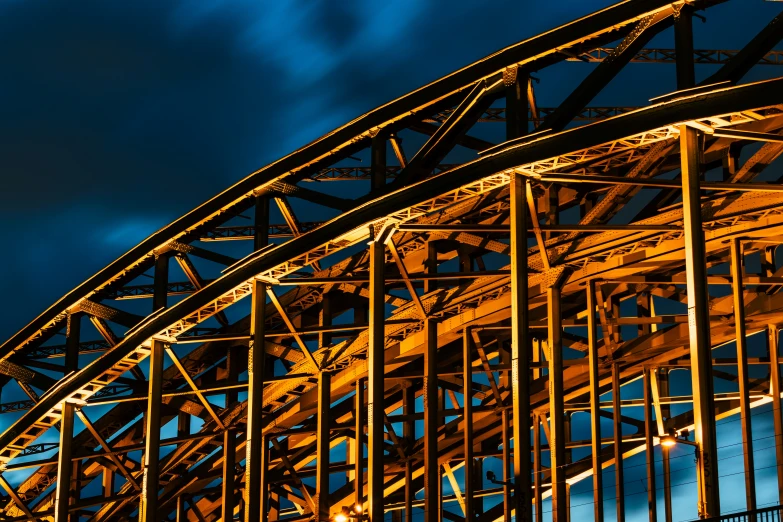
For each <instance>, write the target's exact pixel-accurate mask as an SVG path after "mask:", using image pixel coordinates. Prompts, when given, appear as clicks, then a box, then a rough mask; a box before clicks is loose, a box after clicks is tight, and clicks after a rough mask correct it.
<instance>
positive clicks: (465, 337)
mask: <svg viewBox="0 0 783 522" xmlns="http://www.w3.org/2000/svg"><path fill="white" fill-rule="evenodd" d="M470 336H471V331H470V328H465V329H464V330H463V331H462V383H463V384H462V385H463V391H464V395H463V399H462V434H463V443H464V447H465V485H464V496H463V498H464V502H465V521H466V522H470V521H472V520H474V519H475V518H476V516H475V512H474V510H473V490H474V488H473V479H474V478H475V473H474V468H473V364H472V363H473V355H472V353H471V352H472V350H471V348H472V347H473V340H472V339H471V337H470ZM504 411H505V410H504Z"/></svg>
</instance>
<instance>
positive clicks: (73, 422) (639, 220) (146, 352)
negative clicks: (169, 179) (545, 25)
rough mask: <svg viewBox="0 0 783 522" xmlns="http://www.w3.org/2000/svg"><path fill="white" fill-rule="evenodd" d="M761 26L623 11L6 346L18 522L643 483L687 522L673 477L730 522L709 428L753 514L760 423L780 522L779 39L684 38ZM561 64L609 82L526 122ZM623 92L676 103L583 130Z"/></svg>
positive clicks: (363, 120) (119, 273)
mask: <svg viewBox="0 0 783 522" xmlns="http://www.w3.org/2000/svg"><path fill="white" fill-rule="evenodd" d="M750 1H751V0H702V1H691V0H688V1H675V2H672V0H627V1H624V2H620V3H618V4H616V5H614V6H613V7H610V8H607V9H604V10H602V11H599V12H596V13H594V14H592V15H589V16H586V17H584V18H581V19H579V20H576V21H574V22H572V23H569V24H567V25H564V26H562V27H559V28H556V29H554V30H552V31H549V32H547V33H544V34H542V35H540V36H537V37H534V38H530V39H528V40H525V41H523V42H520V43H518V44H515V45H512V46H510V47H508V48H506V49H503V50H501V51H499V52H497V53H495V54H493V55H491V56H488V57H487V58H484V59H482V60H479V61H478V62H476V63H473V64H471V65H469V66H467V67H464V68H462V69H460V70H458V71H456V72H454V73H453V74H450V75H448V76H445V77H444V78H442V79H440V80H437V81H435V82H433V83H431V84H429V85H426V86H424V87H422V88H420V89H418V90H416V91H413V92H411V93H410V94H408V95H405V96H403V97H401V98H399V99H397V100H394V101H392V102H390V103H387V104H385V105H383V106H381V107H379V108H377V109H375V110H373V111H371V112H369V113H367V114H365V115H363V116H361V117H359V118H356V119H355V120H353V121H351V122H350V123H348V124H346V125H344V126H342V127H340V128H338V129H335V130H334V131H333V132H331V133H329V134H327V135H326V136H324V137H322V138H320V139H318V140H316V141H314V142H312V143H310V144H309V145H307V146H305V147H303V148H301V149H299V150H297V151H295V152H293V153H291V154H289V155H288V156H285V157H283V158H282V159H280V160H278V161H276V162H274V163H272V164H270V165H268V166H266V167H263V168H261V169H259V170H258V171H256V172H254V173H252V174H250V175H249V176H248V177H246V178H245V179H243V180H242V181H240V182H239V183H237V184H235V185H233V186H232V187H229V188H228V189H226V190H225V191H223V192H222V193H220V194H218V195H217V196H215V197H214V198H213V199H211V200H209V201H207V202H206V203H204V204H203V205H201V206H199V207H197V208H196V209H195V210H193V211H192V212H190V213H188V214H186V215H184V216H183V217H181V218H180V219H178V220H176V221H175V222H173V223H171V224H170V225H168V226H166V227H165V228H163V229H161V230H159V231H158V232H156V233H154V234H153V235H151V236H150V237H149V238H147V239H145V240H144V241H142V242H141V243H140V244H139V245H138V246H136V247H135V248H133V249H132V250H130V251H129V252H128V253H126V254H125V255H123V256H122V257H120V258H119V259H117V260H116V261H114V262H113V263H111V264H109V265H108V266H107V267H106V268H104V269H103V270H101V271H100V272H98V273H97V274H95V275H94V276H93V277H91V278H90V279H88V280H87V281H86V282H84V283H83V284H82V285H80V286H78V287H77V288H75V289H74V290H73V291H71V292H70V293H68V294H67V295H65V296H63V297H62V298H61V299H60V300H59V301H57V302H56V303H55V304H54V305H52V306H51V307H50V308H48V309H47V310H46V311H45V312H44V313H42V314H41V315H40V316H39V317H37V318H35V319H34V320H33V321H32V322H30V323H29V324H28V325H27V326H25V327H24V328H22V329H21V330H20V331H19V332H18V333H17V334H16V335H14V336H13V337H11V338H10V339H8V340H7V341H6V342H4V343H3V344H2V345H1V346H0V382H1V383H2V385H3V386H4V387H6V390H8V389H10V387H17V388H16V389H17V390H18V389H21V390H23V391H24V393H25V394H26V396H27V399H26V400H19V401H15V402H9V403H4V404H2V407H0V412H1V413H3V414H5V415H6V416H7V417H6V418H7V419H8V420H7V422H6V424H7V425H8V426H9V427H8V428H7V429H6V431H5V432H4V433H2V435H0V463H1V467H0V469H1V470H2V473H1V474H0V486H2V489H3V491H4V492H5V495H4V496H3V497H2V498H1V499H0V500H1V502H2V503H1V504H0V512H1V513H2V519H3V520H14V521H16V520H19V521H21V520H55V521H66V520H70V521H78V520H81V519H84V520H90V521H95V522H98V521H114V520H139V521H143V522H152V521H161V520H177V521H184V520H189V521H205V520H206V521H214V520H224V521H225V520H235V519H237V518H239V519H241V520H245V521H253V522H255V521H259V520H263V521H274V520H285V521H298V520H319V521H325V520H329V519H335V520H342V521H344V520H348V519H353V520H360V519H369V520H370V521H371V522H378V521H381V520H383V519H385V518H386V517H388V518H389V519H391V520H394V521H399V522H401V521H402V520H403V519H404V520H405V521H406V522H412V521H413V520H424V521H425V522H440V521H445V520H449V521H455V522H458V521H463V520H480V521H481V522H490V521H497V520H501V519H502V520H504V521H506V522H508V521H510V520H511V519H512V518H515V519H516V520H517V521H523V520H524V521H533V520H535V521H537V522H541V521H542V520H544V518H549V517H551V519H552V520H554V521H555V522H565V521H566V520H568V516H569V511H570V509H571V506H570V491H571V488H572V486H574V485H576V484H578V483H579V482H580V481H589V482H590V483H591V485H592V491H593V493H592V497H593V498H592V509H593V510H594V516H595V519H596V520H603V519H604V517H605V516H606V517H608V518H612V517H614V516H615V515H614V513H605V512H604V499H605V498H609V499H611V504H612V506H611V508H614V509H616V515H617V519H618V520H624V518H625V513H626V508H627V504H629V503H630V502H635V503H636V504H637V505H638V504H639V502H640V501H639V499H640V497H639V496H635V497H634V499H635V500H631V499H630V498H629V496H628V495H627V494H626V492H625V485H626V483H625V480H624V465H623V464H624V461H626V460H627V459H629V458H631V457H633V456H635V455H644V459H645V464H644V466H645V469H646V481H645V488H646V490H647V494H646V495H647V499H648V503H647V507H648V511H649V517H650V520H651V521H656V520H657V519H658V512H659V511H660V512H661V518H662V519H663V520H666V521H667V522H671V521H672V520H673V519H677V520H679V519H678V518H677V517H676V516H674V515H673V513H672V509H673V507H672V490H673V489H674V488H676V487H677V484H672V480H671V474H672V464H671V461H672V459H671V452H673V451H675V449H677V448H683V447H684V446H685V445H687V446H688V447H690V446H693V447H695V452H696V453H695V455H696V458H695V464H694V465H693V466H691V467H690V468H689V469H690V473H691V474H692V476H693V480H694V481H695V482H696V487H695V489H696V491H697V508H698V515H699V516H700V517H702V518H710V517H717V516H720V515H721V513H720V500H721V494H720V493H721V492H720V491H719V485H720V484H719V483H720V482H721V481H720V479H721V478H722V477H723V474H722V473H721V465H722V462H721V461H719V458H718V449H719V448H720V447H721V445H720V438H719V435H720V430H718V429H717V428H716V424H718V423H719V421H721V419H728V420H733V421H736V422H738V423H739V425H740V426H741V437H742V438H741V440H742V442H741V444H742V452H741V454H742V456H743V470H744V472H743V473H742V475H743V479H744V491H739V490H738V491H730V492H728V493H727V492H725V491H724V492H723V496H724V498H727V497H728V496H733V497H734V498H736V499H737V503H738V504H739V506H738V508H739V509H738V510H739V511H745V510H749V511H753V510H754V509H757V508H761V507H763V506H760V505H757V492H756V489H757V488H756V485H757V483H756V473H755V471H754V470H755V469H756V467H757V466H756V465H755V464H754V456H758V454H757V452H758V451H759V449H758V448H757V449H754V436H753V433H752V428H753V426H752V422H751V419H752V418H753V416H754V415H755V413H754V409H756V408H759V409H758V410H756V411H762V410H765V408H766V410H765V411H767V412H770V414H771V416H772V419H773V422H772V424H774V440H775V443H774V445H773V446H774V450H772V449H768V450H767V451H766V453H765V455H764V457H765V458H766V462H767V463H768V462H769V461H770V459H772V463H773V466H772V467H774V469H775V473H776V475H777V491H778V492H779V495H780V500H783V415H781V408H780V407H781V389H780V368H779V362H780V353H779V351H780V348H779V334H778V332H779V328H780V325H781V323H783V292H781V291H780V290H781V288H783V264H782V263H781V262H780V261H779V256H776V250H777V247H778V245H780V244H781V242H783V185H781V183H780V180H781V177H782V176H781V172H780V171H777V174H775V173H773V170H774V169H773V168H768V166H769V165H771V164H772V163H773V162H774V161H775V160H776V158H778V156H780V155H781V153H783V78H781V79H772V80H766V81H757V82H748V81H743V79H744V78H745V77H746V75H747V74H748V73H749V72H750V71H751V70H752V69H753V68H754V67H761V68H764V70H767V71H769V70H771V69H769V67H770V66H774V65H781V64H783V60H781V51H776V50H774V48H775V46H776V45H778V43H779V41H780V40H781V37H783V15H778V16H777V17H776V18H774V19H773V20H771V21H770V22H769V24H768V25H767V26H766V27H765V28H764V29H763V30H762V31H761V32H760V33H758V34H748V35H747V38H746V41H748V43H747V45H746V46H745V47H743V48H741V49H738V50H732V51H728V50H694V43H693V31H692V20H693V18H694V16H701V14H700V13H701V10H706V11H709V9H711V8H712V7H713V6H716V5H718V4H722V3H726V2H729V3H731V2H734V3H742V2H750ZM666 30H670V31H669V33H664V31H666ZM672 33H673V35H674V39H673V42H672V45H671V47H672V48H671V49H651V48H649V47H648V43H649V42H650V41H651V39H652V38H653V37H654V36H656V35H659V34H672ZM573 61H577V62H595V64H594V65H591V66H589V67H590V72H589V73H588V74H587V75H586V77H585V78H584V79H583V80H581V81H575V82H574V86H573V91H572V93H571V94H570V95H569V96H567V97H566V99H565V100H564V101H563V102H562V103H561V104H560V105H558V106H557V107H549V108H542V107H538V106H537V104H536V97H535V88H536V87H535V85H536V84H535V81H534V80H535V76H536V75H537V74H539V72H543V71H544V70H545V69H546V68H548V67H550V66H553V65H556V64H558V63H561V62H573ZM630 62H636V63H640V62H644V63H651V62H663V63H671V64H672V65H671V66H664V67H670V68H668V69H666V70H668V71H670V72H669V74H671V77H672V85H673V86H674V85H675V80H676V89H677V90H676V91H674V92H670V93H660V94H661V96H660V97H658V98H655V99H653V100H651V101H650V103H649V104H647V105H644V106H639V107H592V106H590V103H591V102H592V100H593V99H594V98H595V97H596V96H597V95H598V94H599V93H600V92H602V91H603V90H604V89H605V88H606V86H607V85H608V84H609V82H610V81H611V80H612V79H613V78H615V77H616V76H617V74H618V73H620V71H621V70H623V68H624V67H625V66H626V65H627V64H628V63H630ZM697 63H709V64H712V69H711V73H710V75H709V76H708V77H707V78H706V79H704V80H703V81H701V82H698V83H697V81H696V66H695V64H697ZM565 66H567V67H580V66H579V65H576V64H571V65H565ZM635 67H639V66H635ZM641 67H644V66H641ZM490 127H491V130H490V131H489V132H485V129H487V128H490ZM491 132H495V134H496V135H503V136H504V137H503V139H500V140H497V139H496V140H492V139H489V138H487V135H488V134H491ZM403 140H404V141H403ZM361 158H365V159H366V160H367V161H368V164H369V167H366V168H364V167H358V166H357V162H356V159H361ZM327 181H328V182H330V183H327V184H326V185H324V184H319V183H323V182H327ZM336 187H337V188H338V190H334V189H335V188H336ZM297 214H298V215H299V216H300V217H302V218H303V220H301V221H300V220H299V218H298V217H297ZM275 216H281V217H280V219H278V223H277V224H276V223H275V219H276V218H275ZM746 265H747V267H746ZM58 339H59V342H58ZM63 339H64V343H63ZM762 340H763V341H764V342H756V341H762ZM53 375H54V377H53ZM670 376H672V378H671V379H670ZM677 382H679V383H680V384H678V385H677V386H675V384H676V383H677ZM682 382H684V386H683V385H682ZM675 388H676V389H675ZM683 389H685V390H686V391H685V392H683ZM621 391H622V393H621ZM605 394H606V395H605ZM577 413H583V414H585V417H577V416H576V414H577ZM578 418H585V419H589V430H587V431H589V433H587V432H586V430H581V431H580V430H579V429H576V428H575V427H574V425H575V423H576V420H577V419H578ZM602 418H604V419H605V420H606V424H604V425H602V423H601V422H600V420H601V419H602ZM658 446H660V448H659V447H658ZM766 447H769V448H772V446H770V445H769V444H767V446H766ZM585 448H588V450H589V451H585ZM580 449H581V451H580ZM773 454H774V458H773V457H772V456H771V455H773ZM691 455H693V453H691ZM657 461H662V464H660V463H659V462H657ZM656 465H658V466H662V470H663V473H658V472H657V471H656V469H657V468H656ZM493 470H495V471H493ZM486 471H490V473H487V477H486V478H485V472H486ZM625 471H626V472H627V470H625ZM607 473H608V474H609V477H611V475H612V474H613V475H614V477H615V478H614V481H613V482H614V483H613V484H612V483H610V484H608V485H605V484H604V479H605V478H607V477H606V474H607ZM759 480H762V479H761V478H759ZM608 482H609V480H608V479H607V483H608ZM771 487H772V488H773V489H774V484H773V485H771ZM656 492H663V502H661V505H658V501H657V496H656ZM545 503H546V506H545ZM545 507H546V509H545ZM545 511H546V512H545ZM550 511H551V513H550ZM754 516H755V515H754ZM751 519H752V517H751Z"/></svg>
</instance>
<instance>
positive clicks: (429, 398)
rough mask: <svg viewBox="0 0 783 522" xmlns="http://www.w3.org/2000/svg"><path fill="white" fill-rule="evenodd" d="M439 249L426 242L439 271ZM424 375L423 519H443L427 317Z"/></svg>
mask: <svg viewBox="0 0 783 522" xmlns="http://www.w3.org/2000/svg"><path fill="white" fill-rule="evenodd" d="M437 262H438V252H437V250H436V248H435V243H434V242H433V241H430V242H429V243H427V271H428V272H429V273H435V272H437ZM425 284H426V287H425V292H431V291H433V290H435V282H434V281H427V282H426V283H425ZM424 337H425V341H424V343H425V345H424V378H423V379H422V386H423V388H424V389H423V397H422V402H423V405H424V462H423V466H424V521H425V522H438V521H439V519H440V503H439V501H438V498H439V497H438V495H439V493H438V492H439V491H440V480H441V477H440V467H439V465H438V364H437V353H438V323H436V322H435V320H434V319H426V320H425V321H424Z"/></svg>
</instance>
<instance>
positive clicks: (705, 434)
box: [680, 125, 720, 518]
mask: <svg viewBox="0 0 783 522" xmlns="http://www.w3.org/2000/svg"><path fill="white" fill-rule="evenodd" d="M680 157H681V160H682V203H683V204H682V208H683V222H684V228H685V271H686V281H687V292H688V324H689V335H690V353H691V380H692V383H693V384H692V386H693V418H694V425H695V429H694V431H695V438H696V445H697V447H698V449H699V456H698V460H699V462H698V463H697V466H696V479H697V484H698V486H697V487H698V492H699V516H700V517H702V518H705V517H706V518H708V517H713V516H718V515H719V514H720V500H719V498H720V497H719V495H718V462H717V450H716V434H715V404H714V393H713V382H712V346H711V344H710V318H709V310H708V303H709V294H708V291H707V265H706V254H705V247H704V233H703V230H702V223H701V203H700V194H699V176H700V174H701V151H700V145H699V134H698V132H697V131H696V130H695V129H693V128H691V127H688V126H687V125H683V126H682V127H680Z"/></svg>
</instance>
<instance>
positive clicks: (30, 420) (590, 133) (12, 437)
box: [0, 79, 783, 461]
mask: <svg viewBox="0 0 783 522" xmlns="http://www.w3.org/2000/svg"><path fill="white" fill-rule="evenodd" d="M781 103H783V79H776V80H769V81H765V82H759V83H755V84H750V85H744V86H740V87H730V88H724V89H720V90H717V91H712V92H709V93H702V94H697V95H692V96H690V97H687V98H682V99H675V100H672V101H668V102H663V103H659V104H657V105H654V106H651V107H649V108H645V109H641V110H637V111H634V112H632V113H629V114H625V115H622V116H618V117H616V118H612V119H609V120H605V121H603V122H599V123H596V124H593V125H588V126H585V127H580V128H577V129H572V130H569V131H565V132H562V133H559V134H555V135H552V136H547V137H542V138H538V139H533V140H532V141H528V142H525V141H524V140H518V141H517V142H515V143H513V142H512V143H509V144H508V145H507V146H505V147H504V148H500V150H498V151H497V152H493V153H491V154H488V155H486V156H484V157H482V158H480V159H478V160H475V161H473V162H471V163H468V164H465V165H462V166H460V167H457V168H455V169H453V170H451V171H448V172H444V173H441V174H439V175H437V176H434V177H432V178H429V179H427V180H424V181H421V182H419V183H417V184H415V185H411V186H408V187H405V188H402V189H399V190H397V191H395V192H392V193H390V194H387V195H385V196H383V197H381V198H378V199H376V200H373V201H371V202H368V203H365V204H363V205H361V206H359V207H358V208H356V209H354V210H352V211H349V212H347V213H345V214H343V215H342V216H340V217H338V218H336V219H334V220H332V221H330V222H328V223H326V224H324V225H322V226H320V227H318V228H317V229H315V230H313V231H311V232H308V233H305V234H303V235H301V236H299V237H298V238H295V239H293V240H291V241H290V242H288V243H286V244H284V245H281V246H278V247H277V248H273V249H270V250H267V251H264V252H262V253H261V254H259V255H256V256H250V258H249V259H248V260H247V261H244V262H241V263H239V264H238V265H237V266H235V267H233V268H232V269H231V270H230V271H228V272H227V273H226V274H225V275H223V276H222V277H220V278H219V279H217V280H215V281H214V282H212V283H211V284H209V285H207V286H205V287H204V288H202V289H201V290H199V291H198V292H197V293H195V294H193V295H191V296H189V297H187V298H186V299H184V300H182V301H181V302H179V303H177V304H176V305H174V306H172V307H171V308H168V309H163V310H161V311H160V312H158V313H156V314H153V315H151V316H149V317H147V318H146V319H144V320H143V321H142V322H141V323H140V324H139V325H137V327H135V328H134V329H132V330H131V331H129V332H128V333H127V334H126V336H125V338H124V339H123V340H122V341H121V342H120V343H118V344H117V345H116V346H115V347H113V348H112V349H111V350H109V351H108V352H107V353H106V354H104V355H103V356H101V357H100V358H99V359H97V360H96V361H94V362H93V363H91V364H90V365H88V366H87V367H85V368H84V369H82V370H81V371H79V372H77V373H75V374H73V375H71V376H69V377H67V378H65V379H63V381H61V382H60V383H59V384H58V385H57V386H56V387H55V388H54V389H52V390H50V391H49V392H48V393H47V394H45V395H44V396H43V397H41V400H40V402H38V404H36V405H35V406H34V407H33V408H32V409H31V410H29V411H28V412H27V413H26V414H25V415H23V416H22V417H21V418H20V419H19V420H18V421H17V422H15V423H14V424H13V425H12V426H11V427H10V428H9V429H8V430H6V432H5V433H3V434H2V435H0V450H1V451H2V454H0V460H3V461H8V460H9V459H10V458H13V456H14V455H15V453H16V452H17V451H18V450H17V449H16V448H19V447H20V446H19V444H27V443H29V440H28V439H27V438H24V439H20V435H23V434H25V433H27V432H28V430H29V429H30V428H32V427H33V426H34V425H35V424H36V423H38V422H39V421H41V420H42V419H46V423H49V422H51V421H52V420H53V419H55V418H57V417H58V416H59V413H58V411H59V410H58V407H59V404H61V402H62V401H63V400H64V399H66V398H69V397H73V396H75V395H76V394H81V395H84V394H86V395H87V396H89V394H90V392H89V387H90V383H91V382H93V381H97V382H96V384H94V386H96V385H98V384H100V383H103V382H104V379H105V374H106V372H107V371H110V370H111V369H112V368H113V367H115V365H117V364H118V363H122V361H123V360H127V358H129V357H132V360H133V361H136V362H138V361H140V360H142V359H143V358H144V357H146V353H145V352H146V349H144V348H140V347H141V346H142V345H143V344H144V343H146V342H147V341H148V340H149V339H151V338H153V337H155V336H158V335H160V333H161V332H162V331H165V330H166V329H167V328H169V327H170V325H172V324H174V323H177V322H178V321H181V320H182V318H184V317H188V316H189V315H190V314H193V313H196V312H198V311H199V310H201V309H202V308H203V307H204V306H206V305H209V304H210V303H214V302H216V301H217V300H218V299H220V298H221V297H222V296H224V295H225V294H226V293H227V292H232V291H234V289H236V288H238V287H240V286H241V285H243V284H245V283H247V281H248V280H249V279H252V278H254V277H255V276H256V275H258V274H264V273H270V274H274V270H275V269H276V268H277V267H280V266H284V265H286V264H287V263H289V262H290V261H291V260H292V259H296V258H297V257H300V256H303V255H306V254H307V253H308V252H310V251H312V250H314V249H317V248H319V247H321V246H322V245H323V244H324V239H323V238H333V239H332V240H331V241H343V242H344V244H343V246H346V245H345V244H355V243H357V242H358V241H360V240H361V239H363V237H365V235H364V233H363V232H362V230H361V228H362V227H363V226H366V225H369V224H372V223H378V222H381V221H383V220H385V219H386V217H387V216H389V215H391V214H394V213H400V212H405V211H406V209H410V208H411V207H413V206H415V205H419V204H421V203H422V202H425V201H427V200H429V199H432V198H433V197H435V198H436V199H437V196H439V195H442V194H444V193H448V192H449V191H454V190H458V189H460V188H461V187H464V186H466V185H469V184H471V183H476V182H479V181H480V180H482V179H483V178H485V177H487V176H491V175H493V174H495V173H498V172H503V171H511V170H512V169H515V168H517V167H519V166H520V165H528V164H532V163H535V162H541V161H544V160H548V159H549V160H550V161H551V159H552V158H558V157H560V156H562V155H566V154H569V153H572V152H573V151H578V150H582V149H588V148H590V147H597V146H600V145H602V144H605V143H607V142H614V141H617V140H623V139H624V138H627V137H630V136H635V135H638V134H644V133H648V132H650V129H666V128H669V127H670V126H672V125H676V124H678V123H681V122H687V121H692V120H700V119H706V118H710V117H716V116H719V115H725V114H732V113H741V112H743V111H748V110H754V109H760V108H765V107H772V106H776V105H779V104H781ZM408 212H410V210H408ZM416 212H417V214H416V215H420V214H421V213H423V212H424V210H421V209H420V210H417V211H416ZM357 223H363V224H365V225H362V226H361V227H359V228H357V226H356V224H357ZM368 233H369V231H368ZM357 234H358V235H357ZM348 238H352V239H353V241H350V240H349V239H348ZM205 316H208V314H205ZM191 326H194V325H191ZM22 441H24V442H22ZM15 442H16V443H17V444H14V443H15Z"/></svg>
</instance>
